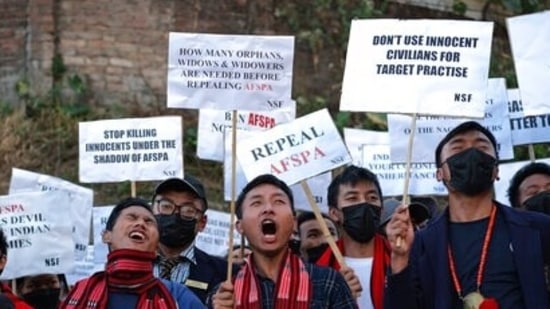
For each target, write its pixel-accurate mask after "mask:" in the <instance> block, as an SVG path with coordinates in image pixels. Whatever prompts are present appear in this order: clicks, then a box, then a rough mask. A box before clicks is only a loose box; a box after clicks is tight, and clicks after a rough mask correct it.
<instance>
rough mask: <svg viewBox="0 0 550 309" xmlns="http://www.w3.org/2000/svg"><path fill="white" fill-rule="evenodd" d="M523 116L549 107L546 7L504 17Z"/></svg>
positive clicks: (549, 34)
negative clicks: (525, 13) (526, 13)
mask: <svg viewBox="0 0 550 309" xmlns="http://www.w3.org/2000/svg"><path fill="white" fill-rule="evenodd" d="M506 24H507V26H508V36H509V37H510V45H511V46H512V54H513V56H514V65H515V67H516V73H517V77H518V84H519V89H521V100H522V101H523V113H524V115H525V116H533V115H541V114H548V112H549V111H550V87H549V85H550V56H549V55H550V11H544V12H539V13H534V14H528V15H522V16H515V17H509V18H507V19H506Z"/></svg>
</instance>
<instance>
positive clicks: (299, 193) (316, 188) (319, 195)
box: [290, 172, 332, 214]
mask: <svg viewBox="0 0 550 309" xmlns="http://www.w3.org/2000/svg"><path fill="white" fill-rule="evenodd" d="M331 180H332V173H331V172H326V173H323V174H320V175H317V176H313V177H311V178H308V179H307V180H306V181H307V184H308V185H309V188H310V189H311V193H312V195H313V198H314V199H315V203H317V205H318V206H319V209H321V212H323V213H326V214H328V201H327V189H328V186H329V185H330V181H331ZM290 189H291V190H292V194H293V195H294V209H296V210H305V211H313V209H312V208H311V205H309V201H308V199H307V197H306V194H305V192H304V189H302V185H301V184H299V183H298V184H295V185H293V186H291V187H290Z"/></svg>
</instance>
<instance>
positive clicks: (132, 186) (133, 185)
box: [130, 181, 137, 197]
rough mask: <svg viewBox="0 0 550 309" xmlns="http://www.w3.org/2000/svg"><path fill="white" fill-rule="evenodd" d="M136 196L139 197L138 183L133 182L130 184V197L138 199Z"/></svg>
mask: <svg viewBox="0 0 550 309" xmlns="http://www.w3.org/2000/svg"><path fill="white" fill-rule="evenodd" d="M136 195H137V188H136V182H135V181H131V182H130V196H131V197H136Z"/></svg>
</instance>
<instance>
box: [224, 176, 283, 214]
mask: <svg viewBox="0 0 550 309" xmlns="http://www.w3.org/2000/svg"><path fill="white" fill-rule="evenodd" d="M263 184H269V185H273V186H275V187H277V188H279V189H281V190H283V192H284V193H285V194H286V195H287V196H288V199H289V200H290V207H291V208H292V213H293V214H294V196H293V194H292V190H290V187H289V186H288V185H287V184H286V183H285V182H284V181H282V180H280V179H279V178H277V177H275V176H273V175H271V174H263V175H260V176H257V177H256V178H254V179H252V180H251V181H250V182H249V183H247V184H246V186H245V187H244V188H243V190H242V191H241V193H239V197H238V198H237V201H236V203H235V204H236V205H235V208H236V209H235V214H236V215H237V219H242V217H243V208H242V207H243V202H244V199H245V197H246V195H247V194H248V192H250V191H251V190H252V189H254V188H256V187H257V186H259V185H263Z"/></svg>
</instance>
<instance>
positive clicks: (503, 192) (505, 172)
mask: <svg viewBox="0 0 550 309" xmlns="http://www.w3.org/2000/svg"><path fill="white" fill-rule="evenodd" d="M536 162H542V163H546V164H550V158H545V159H538V160H537V161H536ZM529 163H530V161H517V162H511V163H503V164H499V165H498V176H499V178H500V180H497V181H495V199H496V200H497V201H499V202H501V203H502V204H504V205H508V206H510V201H509V199H508V188H509V187H510V180H511V179H512V177H513V176H514V174H515V173H516V172H517V171H518V170H519V169H520V168H522V167H524V166H525V165H527V164H529Z"/></svg>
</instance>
